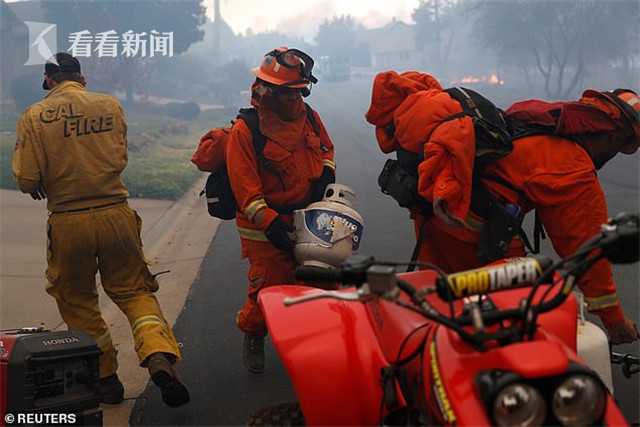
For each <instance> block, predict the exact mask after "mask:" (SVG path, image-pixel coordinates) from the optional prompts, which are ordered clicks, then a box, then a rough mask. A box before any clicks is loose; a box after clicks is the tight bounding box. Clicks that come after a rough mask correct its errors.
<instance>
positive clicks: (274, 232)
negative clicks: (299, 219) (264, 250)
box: [265, 216, 295, 252]
mask: <svg viewBox="0 0 640 427" xmlns="http://www.w3.org/2000/svg"><path fill="white" fill-rule="evenodd" d="M293 231H294V228H293V226H292V225H290V224H287V223H286V222H284V221H283V220H282V218H281V217H280V216H277V217H276V219H274V220H273V221H272V222H271V224H269V227H268V228H267V230H266V231H265V234H266V235H267V239H269V242H271V244H272V245H273V246H275V247H276V248H278V249H280V250H281V251H286V252H289V251H292V250H293V246H294V244H295V242H294V241H293V239H291V237H289V233H293Z"/></svg>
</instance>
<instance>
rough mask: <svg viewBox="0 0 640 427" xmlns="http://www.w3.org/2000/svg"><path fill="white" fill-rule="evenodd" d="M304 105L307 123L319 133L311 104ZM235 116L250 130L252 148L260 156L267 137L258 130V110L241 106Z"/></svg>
mask: <svg viewBox="0 0 640 427" xmlns="http://www.w3.org/2000/svg"><path fill="white" fill-rule="evenodd" d="M304 106H305V109H306V110H307V119H308V120H309V123H311V127H312V128H313V132H314V133H315V134H316V135H320V126H319V125H318V122H317V120H316V116H315V114H314V113H313V108H311V106H310V105H309V104H307V103H306V102H305V103H304ZM236 118H237V119H239V120H243V121H244V123H245V124H246V125H247V127H248V128H249V130H250V131H251V137H252V139H253V148H254V149H255V150H256V155H257V156H258V157H260V156H261V155H262V152H263V151H264V146H265V145H266V144H267V138H265V136H264V135H263V134H262V132H260V118H259V116H258V111H257V110H256V109H255V108H253V107H250V108H241V109H240V110H239V111H238V116H237V117H236Z"/></svg>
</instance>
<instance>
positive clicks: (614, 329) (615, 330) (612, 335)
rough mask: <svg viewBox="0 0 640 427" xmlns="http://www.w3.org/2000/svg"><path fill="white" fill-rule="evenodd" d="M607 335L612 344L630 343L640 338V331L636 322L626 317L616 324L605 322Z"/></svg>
mask: <svg viewBox="0 0 640 427" xmlns="http://www.w3.org/2000/svg"><path fill="white" fill-rule="evenodd" d="M603 324H604V327H605V329H606V330H607V335H609V343H610V344H611V345H618V344H629V343H632V342H634V341H636V340H637V339H639V338H640V332H639V331H638V326H637V325H636V324H635V322H634V321H633V320H631V319H629V318H628V317H627V316H625V317H624V321H623V322H617V323H614V324H611V325H609V324H607V322H603Z"/></svg>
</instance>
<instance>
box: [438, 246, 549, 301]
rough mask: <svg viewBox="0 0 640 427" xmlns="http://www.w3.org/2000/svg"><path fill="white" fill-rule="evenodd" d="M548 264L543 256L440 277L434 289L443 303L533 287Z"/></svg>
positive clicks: (518, 259) (519, 259) (547, 259)
mask: <svg viewBox="0 0 640 427" xmlns="http://www.w3.org/2000/svg"><path fill="white" fill-rule="evenodd" d="M551 264H552V261H551V259H549V258H546V257H538V258H533V257H530V258H517V259H515V260H513V261H509V262H506V263H504V264H498V265H492V266H488V267H483V268H477V269H475V270H468V271H461V272H459V273H454V274H449V275H448V276H445V277H441V278H439V279H438V280H437V282H436V290H437V292H438V296H440V298H442V299H443V300H445V301H453V300H458V299H462V298H466V297H469V296H473V295H481V294H487V293H491V292H497V291H502V290H505V289H515V288H522V287H527V286H533V285H534V284H535V282H536V280H537V279H538V278H539V277H540V276H541V275H542V273H543V272H544V270H545V269H547V268H549V266H551Z"/></svg>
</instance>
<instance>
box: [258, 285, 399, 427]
mask: <svg viewBox="0 0 640 427" xmlns="http://www.w3.org/2000/svg"><path fill="white" fill-rule="evenodd" d="M315 292H322V291H321V290H319V289H315V288H309V287H304V286H273V287H269V288H266V289H263V290H262V291H261V292H260V294H259V302H260V305H261V306H262V311H263V313H264V317H265V319H266V323H267V327H268V329H269V333H270V334H271V340H272V341H273V344H274V346H275V348H276V351H277V352H278V354H279V355H280V358H281V360H282V363H283V364H284V366H285V368H286V370H287V372H288V373H289V376H290V378H291V381H292V383H293V386H294V389H295V391H296V395H297V397H298V400H299V401H300V406H301V408H302V413H303V415H304V418H305V420H306V423H307V425H360V426H364V425H378V423H379V417H380V402H381V399H382V387H381V382H380V370H381V368H383V367H385V366H388V363H387V362H386V360H385V358H384V355H383V353H382V350H381V349H380V346H379V344H378V341H377V339H376V336H375V333H374V331H373V329H372V326H371V323H370V321H369V317H368V315H367V312H366V310H365V306H364V304H363V303H361V302H345V301H337V300H332V299H321V300H314V301H309V302H305V303H302V304H298V305H293V306H288V307H287V306H285V305H284V303H283V300H284V298H286V297H298V296H302V295H308V294H310V293H315Z"/></svg>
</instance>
